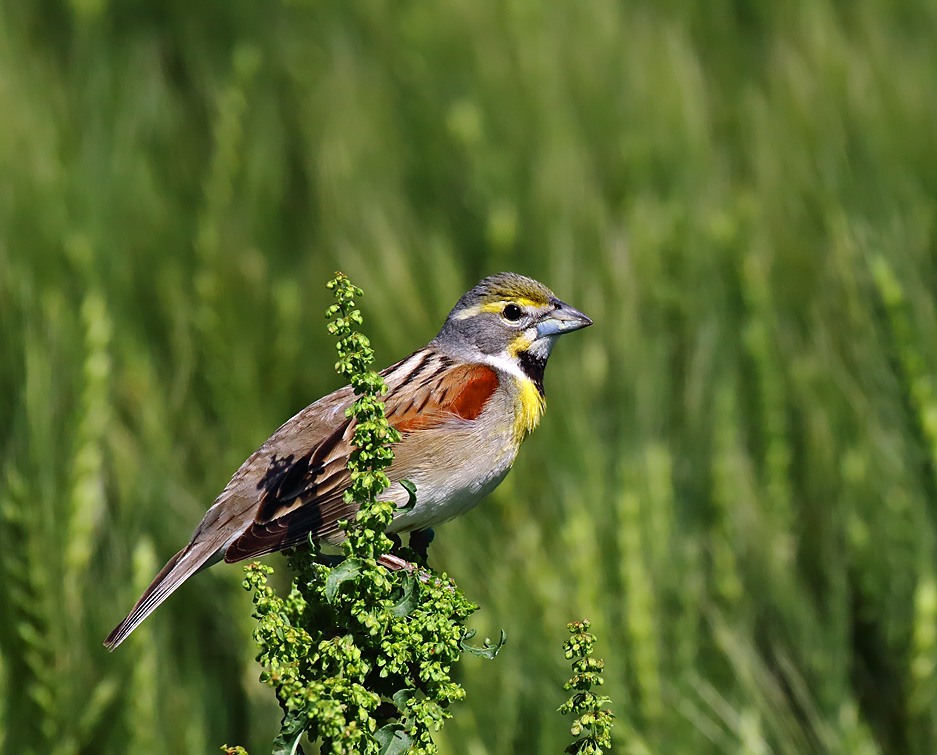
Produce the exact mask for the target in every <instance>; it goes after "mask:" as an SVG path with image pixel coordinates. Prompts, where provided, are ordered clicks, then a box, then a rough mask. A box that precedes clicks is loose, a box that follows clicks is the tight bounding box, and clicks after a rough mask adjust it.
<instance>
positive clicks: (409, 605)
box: [390, 574, 420, 619]
mask: <svg viewBox="0 0 937 755" xmlns="http://www.w3.org/2000/svg"><path fill="white" fill-rule="evenodd" d="M401 588H402V589H403V595H402V596H401V598H400V600H398V601H397V602H396V603H394V605H393V606H392V607H391V609H390V613H391V616H393V617H394V618H397V619H402V618H403V617H404V616H409V615H410V614H411V613H413V612H414V611H415V610H416V607H417V606H418V605H419V604H420V580H418V579H417V578H416V577H414V576H413V575H412V574H406V575H405V576H404V577H403V581H402V583H401Z"/></svg>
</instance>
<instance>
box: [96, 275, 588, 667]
mask: <svg viewBox="0 0 937 755" xmlns="http://www.w3.org/2000/svg"><path fill="white" fill-rule="evenodd" d="M591 324H592V320H590V319H589V318H588V317H586V316H585V315H584V314H583V313H582V312H580V311H579V310H577V309H575V308H573V307H571V306H569V305H568V304H564V303H563V302H562V301H560V300H559V299H557V298H556V296H554V294H553V292H552V291H550V289H548V288H547V287H546V286H544V285H543V284H542V283H539V282H537V281H535V280H532V279H531V278H526V277H524V276H523V275H517V274H516V273H500V274H498V275H492V276H490V277H488V278H485V279H484V280H482V281H481V282H480V283H479V284H478V285H477V286H475V287H474V288H473V289H472V290H471V291H469V292H468V293H466V294H465V295H464V296H463V297H462V298H461V299H459V301H458V303H457V304H456V305H455V307H454V308H453V309H452V311H451V312H450V313H449V316H448V317H447V318H446V322H445V323H444V324H443V326H442V329H441V330H440V331H439V334H438V335H437V336H436V337H435V338H434V339H433V340H432V341H430V342H429V344H427V345H426V346H424V347H423V348H422V349H420V350H419V351H416V352H414V353H413V354H411V355H410V356H408V357H407V358H406V359H404V360H402V361H400V362H397V364H394V365H392V366H390V367H388V368H387V369H386V370H384V371H383V372H382V373H381V375H382V376H383V378H384V381H385V382H386V383H387V388H388V390H387V393H386V394H385V396H384V405H385V414H386V416H387V419H388V422H389V423H390V424H391V425H392V426H393V427H395V428H396V429H397V430H398V431H399V433H400V441H399V442H397V443H395V444H394V447H393V448H394V461H393V464H392V465H391V466H390V467H389V468H388V469H387V476H388V478H389V479H390V481H391V483H392V484H391V487H390V488H388V489H387V491H385V496H386V498H387V500H392V501H394V502H395V503H397V504H399V505H401V506H403V505H404V504H406V503H407V502H408V500H409V495H408V493H407V491H406V489H405V488H404V487H403V486H402V485H401V484H400V480H410V481H411V482H412V483H413V484H414V485H415V486H416V504H415V505H414V506H413V507H412V508H406V509H404V510H401V511H400V512H399V513H398V514H397V515H396V516H395V518H394V520H393V522H392V523H391V525H390V526H389V527H388V532H390V533H394V532H411V531H416V530H422V529H424V528H427V527H431V526H433V525H435V524H439V523H440V522H444V521H446V520H447V519H452V518H453V517H455V516H458V515H459V514H463V513H465V512H466V511H468V510H469V509H470V508H472V507H473V506H474V505H475V504H476V503H478V502H479V501H480V500H481V499H482V498H484V497H485V495H487V494H488V493H490V492H491V491H492V490H493V489H494V488H495V487H496V486H497V485H498V483H500V482H501V480H503V479H504V476H505V475H506V474H507V473H508V470H510V468H511V465H512V464H513V463H514V459H515V457H516V456H517V451H518V448H519V447H520V445H521V442H522V441H523V440H524V438H526V437H527V435H528V434H529V433H530V432H531V430H533V429H534V428H535V427H536V426H537V424H538V423H539V421H540V416H541V414H542V413H543V410H544V406H545V402H544V391H543V373H544V368H545V367H546V364H547V358H548V357H549V356H550V351H551V350H552V349H553V345H554V344H555V343H556V339H557V338H558V337H559V336H561V335H562V334H563V333H569V332H572V331H574V330H579V329H580V328H584V327H586V326H587V325H591ZM353 399H354V394H353V393H352V390H351V387H350V386H346V387H344V388H340V389H339V390H337V391H335V392H334V393H331V394H329V395H328V396H325V397H324V398H321V399H319V400H318V401H316V402H315V403H314V404H310V405H309V406H307V407H306V408H305V409H303V410H302V411H301V412H299V414H297V415H296V416H295V417H293V418H292V419H290V420H289V421H287V422H286V423H285V424H284V425H283V426H282V427H280V429H279V430H277V431H276V432H275V433H274V434H273V435H271V436H270V438H269V439H268V440H267V441H266V442H265V443H264V444H263V445H262V446H261V447H260V448H259V449H258V450H257V451H256V452H255V453H254V454H253V455H252V456H251V457H250V458H249V459H248V460H247V461H245V462H244V463H243V464H242V465H241V468H240V469H238V471H237V472H236V473H235V474H234V477H232V478H231V482H229V483H228V485H227V487H225V489H224V490H223V491H222V493H221V495H219V496H218V498H217V499H216V500H215V503H214V505H213V506H212V507H211V508H210V509H209V510H208V512H207V513H206V514H205V517H204V518H203V519H202V521H201V523H199V525H198V527H196V528H195V533H194V534H193V535H192V539H191V541H190V542H189V544H188V545H187V546H185V547H184V548H183V549H182V550H180V551H179V552H178V553H177V554H176V555H175V556H173V557H172V558H171V559H169V562H168V563H167V564H166V565H165V566H164V567H163V569H162V571H160V573H159V574H157V575H156V578H155V579H154V580H153V582H152V584H151V585H150V586H149V587H148V588H147V590H146V592H144V593H143V596H142V597H141V598H140V600H139V601H138V602H137V604H136V605H135V606H134V607H133V610H132V611H131V612H130V613H129V614H128V615H127V617H126V618H125V619H124V620H123V621H122V622H120V624H119V625H118V626H117V627H116V628H115V629H114V631H113V632H111V633H110V635H108V638H107V640H105V642H104V644H105V645H106V646H107V647H108V648H111V649H113V648H115V647H117V646H118V645H119V644H120V643H121V642H123V640H124V639H125V638H126V637H127V635H129V634H130V633H131V632H132V631H133V630H134V629H135V628H136V627H137V626H138V625H139V624H140V622H141V621H143V620H144V619H145V618H146V617H147V616H149V615H150V613H151V612H152V611H153V610H154V609H155V608H156V607H157V606H158V605H159V604H160V603H162V602H163V601H164V600H165V599H166V598H167V597H169V595H170V594H171V593H172V592H173V591H174V590H175V589H176V588H177V587H179V585H181V584H182V583H183V582H184V581H185V580H186V579H188V578H189V577H190V576H191V575H192V574H194V573H195V572H196V571H198V570H199V569H201V568H203V567H204V566H206V565H209V564H211V563H213V562H215V561H219V560H221V559H222V558H223V559H224V560H225V561H226V562H228V563H232V562H235V561H241V560H243V559H247V558H255V557H256V556H261V555H263V554H265V553H271V552H273V551H278V550H282V549H284V548H291V547H295V546H298V545H302V544H303V543H306V542H307V538H308V537H309V536H310V535H311V536H312V538H313V539H315V540H316V541H319V542H322V543H326V544H330V545H335V544H338V543H340V542H341V540H342V539H343V537H344V532H343V531H342V529H341V528H340V526H339V522H340V521H341V520H342V519H346V518H348V517H350V516H352V515H353V514H354V513H355V509H354V508H353V507H352V506H351V505H349V504H348V503H346V502H345V500H344V497H343V495H342V494H343V493H344V491H345V488H346V487H347V486H348V484H349V473H348V469H347V468H346V463H347V461H348V455H349V454H350V452H351V450H352V446H351V437H352V433H353V431H354V425H353V421H352V419H350V418H349V417H347V416H345V410H346V409H347V408H348V407H349V406H350V405H351V403H352V401H353Z"/></svg>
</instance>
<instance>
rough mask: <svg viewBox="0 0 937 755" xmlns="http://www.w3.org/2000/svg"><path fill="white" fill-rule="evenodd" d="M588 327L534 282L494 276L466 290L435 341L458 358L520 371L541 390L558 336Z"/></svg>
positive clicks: (506, 275) (520, 277)
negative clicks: (547, 363) (548, 361)
mask: <svg viewBox="0 0 937 755" xmlns="http://www.w3.org/2000/svg"><path fill="white" fill-rule="evenodd" d="M591 324H592V320H591V319H589V318H588V317H587V316H586V315H584V314H583V313H582V312H580V311H579V310H578V309H576V308H575V307H571V306H570V305H569V304H566V303H565V302H562V301H560V300H559V299H558V298H557V297H556V295H555V294H554V293H553V292H552V291H551V290H550V289H549V288H547V287H546V286H544V285H543V284H542V283H540V282H539V281H535V280H534V279H532V278H527V277H525V276H523V275H518V274H517V273H498V274H497V275H492V276H489V277H488V278H485V279H484V280H482V281H480V282H479V283H478V285H477V286H475V287H474V288H473V289H471V290H470V291H468V292H467V293H466V294H465V295H464V296H462V298H461V299H459V301H458V303H457V304H456V305H455V307H453V308H452V311H451V312H450V313H449V316H448V317H447V318H446V322H445V324H444V325H443V327H442V330H440V332H439V335H438V336H436V338H435V339H434V343H435V344H436V345H437V346H444V347H447V348H448V349H450V350H453V351H454V352H455V353H457V354H458V355H459V356H460V357H462V358H465V359H470V360H476V361H480V362H484V363H486V364H490V365H491V366H493V367H498V368H500V369H503V370H506V371H508V372H512V373H515V374H516V373H518V372H520V373H522V374H523V375H524V376H525V377H528V378H530V379H531V380H533V381H534V382H535V383H536V384H537V388H538V389H539V390H540V391H541V393H542V392H543V371H544V368H545V367H546V361H547V358H548V357H549V356H550V352H551V351H552V349H553V346H554V344H555V343H556V340H557V338H559V337H560V336H561V335H563V334H564V333H571V332H572V331H574V330H579V329H580V328H584V327H586V326H588V325H591Z"/></svg>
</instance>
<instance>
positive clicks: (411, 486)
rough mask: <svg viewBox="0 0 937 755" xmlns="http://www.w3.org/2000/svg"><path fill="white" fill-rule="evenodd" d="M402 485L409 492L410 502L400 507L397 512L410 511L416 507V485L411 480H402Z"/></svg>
mask: <svg viewBox="0 0 937 755" xmlns="http://www.w3.org/2000/svg"><path fill="white" fill-rule="evenodd" d="M400 484H401V485H402V486H403V489H404V490H406V491H407V496H408V500H407V502H406V503H404V504H403V505H401V506H398V507H397V511H410V510H412V509H413V508H414V507H415V506H416V485H414V484H413V483H412V482H410V480H401V481H400Z"/></svg>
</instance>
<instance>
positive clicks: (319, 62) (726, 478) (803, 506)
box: [0, 0, 937, 755]
mask: <svg viewBox="0 0 937 755" xmlns="http://www.w3.org/2000/svg"><path fill="white" fill-rule="evenodd" d="M935 40H937V4H934V3H933V2H928V1H926V0H855V1H854V2H848V3H847V2H830V1H829V0H795V1H794V2H790V3H764V2H757V1H756V0H733V1H730V0H714V2H710V3H706V4H698V3H691V2H686V1H681V0H664V1H663V2H647V1H642V0H629V1H623V0H615V1H613V0H577V1H572V0H559V1H558V2H554V3H547V2H542V1H541V2H536V1H535V0H508V2H496V1H495V0H439V1H438V2H434V3H415V2H407V1H406V0H404V1H403V2H397V3H390V2H382V1H381V0H366V1H365V2H341V1H338V0H315V1H314V0H280V1H277V0H274V1H272V2H268V3H260V2H248V1H247V0H227V1H226V2H220V1H218V0H209V1H208V2H203V3H193V2H188V3H186V2H178V1H177V0H168V1H167V0H111V1H110V2H108V0H71V2H64V1H63V0H41V1H38V2H37V1H36V0H33V1H32V2H29V1H28V0H5V2H3V3H0V751H2V752H4V753H17V754H20V753H23V754H25V753H36V754H37V755H44V754H45V753H54V754H55V755H66V754H72V753H75V754H77V753H82V754H84V753H88V754H92V753H133V754H134V755H148V754H149V753H209V752H217V751H218V748H219V747H220V746H221V745H222V744H223V743H225V742H227V743H229V744H234V743H240V744H244V745H246V746H248V747H249V749H251V751H252V752H253V753H254V755H257V754H258V753H263V752H264V751H265V749H266V751H269V741H270V738H271V737H272V734H273V731H274V728H275V724H276V722H277V720H278V709H277V708H276V705H275V703H274V701H273V700H272V698H271V696H270V694H269V691H268V690H267V689H266V688H263V687H261V686H260V684H259V683H258V682H257V676H258V672H259V669H258V668H257V667H256V665H255V664H254V662H253V653H254V650H253V646H252V644H251V641H250V632H251V629H252V620H251V618H250V611H251V607H250V600H249V596H248V595H247V593H245V592H244V591H243V590H242V589H241V587H240V584H239V583H240V580H241V571H240V569H239V568H238V567H223V566H219V567H216V568H214V569H211V570H209V571H208V572H205V573H202V574H200V575H198V576H197V577H196V578H194V579H192V580H191V581H190V582H189V583H188V584H186V585H185V586H184V587H183V588H182V589H181V590H180V591H179V592H178V593H177V594H175V595H174V596H173V597H172V598H171V599H170V600H169V601H168V602H167V603H166V604H165V605H164V607H162V608H161V609H160V610H159V611H158V612H157V613H156V614H155V615H154V616H153V617H152V618H151V619H150V620H148V621H147V622H146V623H145V624H144V625H143V626H142V627H141V628H140V630H139V631H137V632H136V633H135V634H134V635H133V636H132V637H131V639H130V640H129V641H128V642H127V643H125V645H124V646H122V647H121V648H119V650H118V651H117V652H115V653H113V654H108V653H107V652H106V651H104V649H103V648H102V646H101V642H102V640H103V638H104V636H105V635H106V634H107V632H108V631H109V630H110V629H111V628H112V626H113V625H114V624H115V623H116V622H117V621H118V620H119V619H120V618H121V617H122V616H123V614H124V613H125V612H126V610H127V609H128V608H129V607H130V605H132V603H133V601H134V600H135V598H136V596H137V595H138V594H139V592H140V591H141V590H142V588H143V587H144V586H145V585H146V584H147V583H148V581H149V579H150V578H151V577H152V576H153V574H155V572H156V571H157V569H158V568H159V566H161V565H162V563H163V561H164V560H165V559H167V558H168V557H169V556H170V555H171V554H172V553H174V552H175V551H176V550H177V549H178V548H179V547H180V546H181V544H183V543H184V542H186V541H187V539H188V537H189V534H190V533H191V531H192V529H193V527H194V525H195V524H196V523H197V521H198V520H199V519H200V517H201V515H202V512H203V511H204V510H205V509H206V508H207V506H208V505H209V504H210V503H211V502H212V500H213V499H214V497H215V495H216V494H217V493H218V492H219V491H220V490H221V489H222V488H223V486H224V485H225V483H226V482H227V480H228V478H229V476H230V474H231V473H232V472H233V471H234V470H235V469H236V468H237V466H238V465H239V463H240V462H241V461H242V460H243V459H244V458H245V457H246V456H247V455H248V454H250V453H251V452H252V451H253V450H254V449H255V448H256V447H257V446H258V445H259V444H260V443H261V442H262V441H263V440H264V439H265V438H266V437H267V435H269V434H270V432H272V431H273V430H274V429H275V428H276V427H277V426H278V425H279V424H280V423H281V422H282V421H283V420H285V419H286V418H288V417H289V416H291V415H292V414H293V413H294V412H295V411H297V410H298V409H300V408H302V407H303V406H305V405H306V404H307V403H309V402H311V401H312V400H314V399H316V398H318V397H319V396H321V395H323V394H324V393H326V392H328V391H330V390H333V389H334V388H336V387H338V385H339V383H338V381H337V378H336V376H335V374H334V372H333V371H332V364H333V362H334V350H333V346H332V345H331V342H330V339H329V337H328V336H327V334H326V332H325V327H324V320H323V317H322V312H323V310H324V309H325V307H326V306H327V304H328V295H327V292H326V291H325V290H324V288H323V285H324V283H325V281H326V280H328V278H329V277H331V273H332V271H333V270H335V269H342V270H344V271H345V272H346V273H348V274H349V275H350V276H351V277H352V279H353V280H354V281H356V282H357V283H358V284H359V285H361V286H362V287H363V288H364V289H365V292H366V295H365V298H364V299H363V300H362V304H363V307H364V313H365V316H366V318H367V320H366V329H367V331H368V333H369V334H370V335H371V336H372V340H373V342H374V344H375V347H376V349H377V353H378V361H379V362H380V364H381V365H382V366H383V365H385V364H389V363H391V362H392V361H395V360H397V359H399V358H401V357H403V356H405V355H406V354H408V353H409V352H410V351H412V350H414V349H416V348H418V347H419V346H421V345H422V344H424V343H425V342H426V341H427V340H428V339H429V338H431V337H432V336H433V335H434V334H435V332H436V329H437V328H438V326H439V324H440V323H441V322H442V320H443V318H444V317H445V315H446V313H447V312H448V310H449V308H450V307H451V306H452V305H453V304H454V302H455V301H456V299H457V298H458V297H459V295H460V294H461V293H462V292H463V291H464V290H466V289H467V288H468V287H469V286H471V285H473V284H474V283H475V282H476V281H477V280H478V279H479V278H481V277H482V276H484V275H487V274H490V273H493V272H497V271H499V270H514V271H517V272H521V273H525V274H528V275H531V276H534V277H536V278H538V279H540V280H542V281H544V282H545V283H546V284H547V285H549V286H551V287H552V288H553V289H554V290H555V291H556V293H557V294H558V295H559V296H560V297H561V298H563V299H565V300H567V301H569V302H570V303H572V304H573V305H575V306H577V307H579V308H581V309H582V310H583V311H585V312H587V313H588V314H589V315H590V316H591V317H592V318H593V319H594V320H595V326H594V327H592V328H590V329H588V330H586V331H583V332H582V333H579V334H576V335H575V336H572V337H570V338H569V339H564V342H563V343H562V344H561V345H560V346H559V347H558V348H557V350H556V353H555V354H554V356H553V358H552V360H551V364H550V368H549V370H548V372H547V381H546V382H547V393H548V397H549V408H548V411H547V414H546V416H545V419H544V421H543V423H542V425H541V427H540V429H539V430H538V431H537V432H536V433H535V434H534V435H533V436H532V437H531V438H530V439H529V440H528V442H527V443H526V445H525V448H524V449H523V450H522V452H521V454H520V457H519V460H518V462H517V464H516V466H515V469H514V471H513V472H512V473H511V475H510V476H509V477H508V479H507V481H506V482H505V484H503V485H502V486H501V487H500V488H499V489H498V490H497V492H496V493H495V494H493V495H492V496H491V497H490V498H489V499H488V500H486V501H485V502H484V503H483V504H482V505H480V506H479V507H478V508H477V509H475V510H474V511H473V512H472V513H471V514H469V515H467V516H466V517H464V518H463V519H461V520H458V521H455V522H452V523H450V524H448V525H445V526H443V527H440V528H439V529H438V530H437V539H436V542H435V543H434V545H433V547H432V549H431V552H430V559H431V563H433V564H434V565H435V566H436V567H438V568H442V569H445V570H447V571H448V572H449V573H450V574H452V575H454V576H455V578H456V580H457V581H458V582H459V584H460V586H461V587H463V589H464V590H465V591H466V592H467V594H468V595H469V597H470V598H472V599H473V600H475V601H476V602H477V603H479V604H480V605H481V607H482V608H481V611H480V612H479V613H478V614H477V615H476V616H475V617H474V619H473V626H475V627H476V628H477V629H478V633H479V635H480V636H485V635H486V634H488V635H489V636H496V635H497V633H498V631H499V630H500V629H501V628H503V629H504V630H505V631H506V632H507V635H508V645H507V646H506V647H505V649H504V650H503V651H502V653H501V655H500V656H499V657H498V658H497V659H496V660H495V661H493V662H488V661H483V660H479V659H475V658H466V659H465V660H464V662H463V663H462V664H461V671H460V674H461V681H462V683H463V685H464V686H465V688H466V690H467V692H468V699H467V701H466V702H465V703H464V704H461V705H459V706H457V707H455V708H454V710H453V713H454V719H453V721H452V722H451V723H450V724H449V725H448V726H447V728H446V729H445V730H444V732H443V733H441V734H440V736H439V739H438V742H439V744H440V746H441V748H442V750H443V751H444V752H447V753H459V754H461V753H465V754H466V755H483V754H484V753H492V754H504V755H507V754H509V753H538V754H539V753H550V752H557V753H558V752H561V751H562V749H563V747H565V745H566V744H567V743H568V741H569V735H568V730H567V726H568V724H567V723H565V722H564V721H563V720H562V719H561V718H560V717H559V715H558V714H556V713H555V709H556V707H557V706H558V705H559V704H560V703H561V702H562V701H563V700H564V699H565V693H563V691H562V684H563V682H564V681H565V680H566V678H567V677H568V676H569V673H568V667H567V665H566V662H565V661H564V659H563V658H562V653H561V650H560V646H561V643H562V641H563V639H564V637H565V636H566V630H565V624H566V622H568V621H571V620H573V619H577V618H581V617H586V618H589V619H591V620H592V622H593V628H594V631H595V632H596V634H597V635H598V637H599V645H598V648H597V653H598V655H600V656H602V657H603V658H604V659H605V661H606V673H605V676H606V678H607V683H606V685H605V687H604V691H605V692H606V693H607V694H609V695H610V696H611V697H612V699H613V700H614V708H613V709H614V712H615V713H616V715H617V716H618V719H617V723H618V725H617V727H616V729H615V732H614V733H615V742H616V745H615V748H614V750H615V752H618V753H634V754H635V755H638V754H641V753H653V754H656V753H667V754H669V753H675V754H681V753H692V754H696V753H703V754H705V753H752V754H754V753H791V754H794V753H797V754H798V755H800V754H803V753H869V754H871V753H883V754H889V753H895V754H900V753H932V752H934V751H935V750H937V716H935V713H937V571H935V568H937V562H935V555H937V551H935V519H937V384H935V381H934V375H935V372H937V346H935V345H937V296H935V288H937V44H935ZM268 561H269V562H270V563H272V564H273V565H274V566H275V567H276V568H277V569H278V571H279V572H283V571H284V569H285V566H284V563H283V560H282V559H281V558H279V557H272V558H269V559H268Z"/></svg>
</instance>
